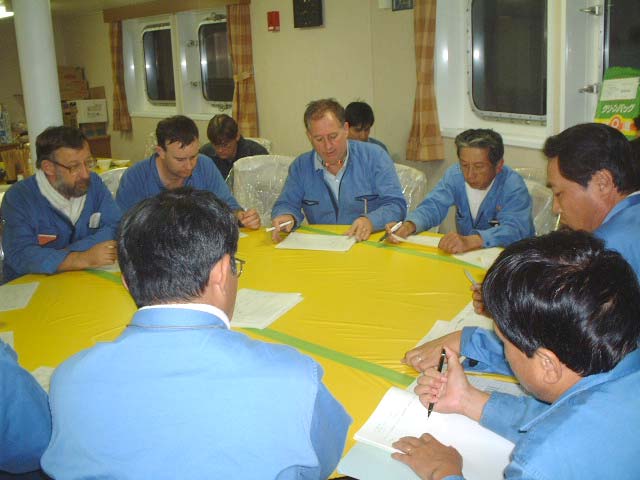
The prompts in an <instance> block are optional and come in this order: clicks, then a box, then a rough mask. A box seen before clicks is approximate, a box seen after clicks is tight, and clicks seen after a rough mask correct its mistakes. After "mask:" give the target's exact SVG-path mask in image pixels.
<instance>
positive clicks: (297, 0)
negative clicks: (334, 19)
mask: <svg viewBox="0 0 640 480" xmlns="http://www.w3.org/2000/svg"><path fill="white" fill-rule="evenodd" d="M293 26H294V28H304V27H320V26H322V0H293Z"/></svg>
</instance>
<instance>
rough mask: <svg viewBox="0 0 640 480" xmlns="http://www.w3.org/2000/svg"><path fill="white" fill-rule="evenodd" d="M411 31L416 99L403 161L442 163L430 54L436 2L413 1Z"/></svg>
mask: <svg viewBox="0 0 640 480" xmlns="http://www.w3.org/2000/svg"><path fill="white" fill-rule="evenodd" d="M414 3H415V7H414V11H413V15H414V19H413V27H414V32H415V48H416V80H417V81H416V98H415V102H414V105H413V124H412V126H411V133H410V134H409V141H408V143H407V160H414V161H419V162H427V161H431V160H441V159H444V147H443V145H442V137H441V136H440V123H439V122H438V107H437V105H436V95H435V85H434V68H433V54H434V50H435V41H436V0H415V2H414Z"/></svg>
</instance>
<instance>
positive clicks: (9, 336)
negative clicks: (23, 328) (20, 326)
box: [0, 332, 13, 348]
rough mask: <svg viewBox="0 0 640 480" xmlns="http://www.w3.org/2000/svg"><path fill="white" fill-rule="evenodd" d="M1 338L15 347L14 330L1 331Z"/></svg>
mask: <svg viewBox="0 0 640 480" xmlns="http://www.w3.org/2000/svg"><path fill="white" fill-rule="evenodd" d="M0 340H2V341H3V342H4V343H6V344H7V345H9V346H10V347H11V348H13V332H0Z"/></svg>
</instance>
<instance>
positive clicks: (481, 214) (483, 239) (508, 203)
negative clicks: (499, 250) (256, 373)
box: [386, 129, 535, 253]
mask: <svg viewBox="0 0 640 480" xmlns="http://www.w3.org/2000/svg"><path fill="white" fill-rule="evenodd" d="M455 143H456V149H457V150H456V151H457V154H458V159H459V162H458V163H456V164H455V165H453V166H451V167H449V169H448V170H447V171H446V172H445V174H444V176H443V177H442V179H441V180H440V182H438V185H436V187H435V188H434V189H433V190H432V191H431V192H429V194H428V195H427V196H426V198H425V199H424V200H423V201H422V203H421V204H420V205H418V207H417V208H416V209H415V210H413V211H412V212H409V215H408V216H407V218H406V219H405V221H404V223H403V224H402V226H401V227H400V228H399V229H398V231H397V232H395V234H396V235H398V236H399V237H402V238H406V237H407V236H408V235H412V234H414V233H420V232H422V231H424V230H429V229H430V228H432V227H435V226H438V225H440V223H442V221H443V220H444V219H445V217H446V216H447V213H448V212H449V208H450V207H452V206H455V207H456V230H457V231H456V232H451V233H448V234H446V235H445V236H444V237H442V239H441V240H440V243H439V244H438V248H440V249H441V250H444V251H445V252H448V253H462V252H468V251H470V250H476V249H478V248H488V247H505V246H507V245H509V244H510V243H512V242H515V241H516V240H520V239H522V238H527V237H531V236H533V235H534V234H535V230H534V227H533V219H532V217H531V206H532V202H531V196H530V195H529V191H528V190H527V186H526V185H525V183H524V180H523V179H522V177H521V176H520V175H519V174H518V173H517V172H515V171H513V170H511V169H510V168H509V167H507V166H506V165H505V164H504V158H503V157H504V145H503V144H502V137H501V136H500V134H498V133H497V132H494V131H493V130H486V129H476V130H465V131H464V132H462V133H461V134H460V135H458V136H457V137H456V139H455ZM397 220H402V219H401V218H399V219H396V221H397ZM394 224H395V222H391V223H389V224H388V225H387V226H386V228H387V232H389V233H391V232H390V230H391V228H392V227H393V225H394ZM387 241H389V242H391V243H398V240H396V239H394V238H393V236H392V235H389V236H388V237H387Z"/></svg>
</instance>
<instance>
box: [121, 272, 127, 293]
mask: <svg viewBox="0 0 640 480" xmlns="http://www.w3.org/2000/svg"><path fill="white" fill-rule="evenodd" d="M120 280H121V281H122V285H124V288H125V289H126V290H127V292H128V291H129V285H127V281H126V280H125V279H124V275H122V273H121V274H120Z"/></svg>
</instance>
